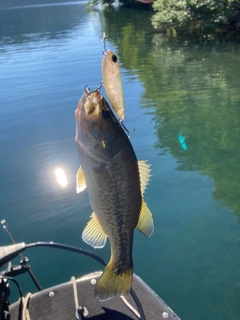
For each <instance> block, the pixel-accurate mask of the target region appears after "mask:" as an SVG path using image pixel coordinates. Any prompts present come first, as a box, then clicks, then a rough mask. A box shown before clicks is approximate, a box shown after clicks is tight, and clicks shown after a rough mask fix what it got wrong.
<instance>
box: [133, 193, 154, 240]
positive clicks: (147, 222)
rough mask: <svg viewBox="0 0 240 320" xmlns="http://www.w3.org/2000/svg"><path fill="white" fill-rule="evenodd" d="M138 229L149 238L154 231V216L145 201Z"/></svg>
mask: <svg viewBox="0 0 240 320" xmlns="http://www.w3.org/2000/svg"><path fill="white" fill-rule="evenodd" d="M136 228H137V229H138V230H139V231H140V232H142V233H143V234H144V235H145V236H146V237H148V238H149V237H150V236H151V235H152V233H153V230H154V225H153V218H152V214H151V211H150V210H149V208H148V206H147V204H146V202H145V201H144V199H142V207H141V211H140V216H139V219H138V224H137V226H136Z"/></svg>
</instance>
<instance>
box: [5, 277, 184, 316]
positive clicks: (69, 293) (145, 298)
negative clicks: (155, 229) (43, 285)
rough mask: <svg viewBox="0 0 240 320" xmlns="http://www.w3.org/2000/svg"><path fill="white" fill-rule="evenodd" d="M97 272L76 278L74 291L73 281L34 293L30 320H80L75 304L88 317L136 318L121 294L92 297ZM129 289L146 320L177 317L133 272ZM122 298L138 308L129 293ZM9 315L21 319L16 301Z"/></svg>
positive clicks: (29, 308)
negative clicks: (100, 298) (133, 293)
mask: <svg viewBox="0 0 240 320" xmlns="http://www.w3.org/2000/svg"><path fill="white" fill-rule="evenodd" d="M100 275H101V272H94V273H91V274H88V275H86V276H83V277H81V278H79V279H76V281H75V284H76V286H75V288H76V290H75V294H74V280H73V281H69V282H67V283H64V284H60V285H57V286H54V287H51V288H48V289H45V290H42V291H40V292H37V293H34V294H33V295H31V297H30V299H29V302H28V312H29V316H30V319H31V320H52V319H57V320H73V319H81V317H77V316H76V305H79V306H84V307H85V308H86V309H87V311H88V316H87V318H88V319H91V320H109V319H112V320H130V319H136V320H137V319H139V317H138V316H137V315H135V314H134V312H132V311H131V310H130V308H129V307H127V306H126V304H125V303H124V302H123V301H122V299H121V298H120V297H116V298H112V299H110V300H107V301H104V302H103V301H99V300H98V299H96V298H94V287H95V283H96V281H97V279H98V278H99V277H100ZM132 288H133V290H134V291H135V293H136V295H137V297H138V299H139V301H140V303H141V305H142V308H143V311H144V315H145V318H146V320H150V319H151V320H155V319H156V320H157V319H168V320H180V319H179V318H178V316H177V315H176V314H175V313H174V312H173V311H172V310H171V309H170V308H169V307H168V306H167V304H166V303H165V302H164V301H163V300H162V299H160V298H159V297H158V295H157V294H156V293H155V292H154V291H153V290H152V289H151V288H150V287H149V286H148V285H147V284H146V283H145V282H144V281H143V280H142V279H141V278H139V277H138V276H136V275H134V277H133V284H132ZM76 292H77V294H76ZM125 299H126V300H127V302H128V303H129V304H130V305H131V306H132V307H133V308H134V309H135V310H137V307H136V305H135V302H134V300H133V299H132V297H131V295H128V296H126V297H125ZM10 315H11V317H10V320H19V319H21V318H19V302H16V303H14V304H12V305H11V306H10ZM83 319H84V318H83Z"/></svg>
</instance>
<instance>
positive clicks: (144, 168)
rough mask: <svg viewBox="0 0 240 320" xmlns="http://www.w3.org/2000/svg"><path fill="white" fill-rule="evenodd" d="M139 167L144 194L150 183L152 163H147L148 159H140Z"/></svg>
mask: <svg viewBox="0 0 240 320" xmlns="http://www.w3.org/2000/svg"><path fill="white" fill-rule="evenodd" d="M138 169H139V174H140V182H141V192H142V195H143V194H144V191H145V189H146V187H147V185H148V182H149V180H150V177H151V174H150V171H151V168H150V164H148V163H147V161H144V160H139V161H138Z"/></svg>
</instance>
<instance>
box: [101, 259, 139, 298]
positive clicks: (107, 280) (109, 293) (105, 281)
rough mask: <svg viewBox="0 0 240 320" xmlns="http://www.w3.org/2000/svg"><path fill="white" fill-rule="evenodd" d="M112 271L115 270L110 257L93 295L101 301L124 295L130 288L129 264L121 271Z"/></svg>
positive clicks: (131, 269) (131, 271)
mask: <svg viewBox="0 0 240 320" xmlns="http://www.w3.org/2000/svg"><path fill="white" fill-rule="evenodd" d="M114 271H116V270H115V267H114V265H113V263H112V259H111V260H110V262H109V263H108V265H107V266H106V268H105V270H104V271H103V274H102V275H101V277H100V279H99V280H98V282H97V284H96V288H95V296H96V297H97V298H98V299H99V300H101V301H106V300H108V299H110V298H112V297H115V296H120V295H126V294H128V293H129V291H130V289H131V286H132V278H133V267H132V266H130V267H129V268H128V269H125V270H122V271H121V272H114Z"/></svg>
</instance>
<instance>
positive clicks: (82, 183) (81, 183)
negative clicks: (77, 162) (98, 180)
mask: <svg viewBox="0 0 240 320" xmlns="http://www.w3.org/2000/svg"><path fill="white" fill-rule="evenodd" d="M76 182H77V186H76V191H77V193H80V192H82V191H83V190H85V189H86V188H87V185H86V178H85V174H84V172H83V169H82V168H81V167H79V169H78V172H77V175H76Z"/></svg>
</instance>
